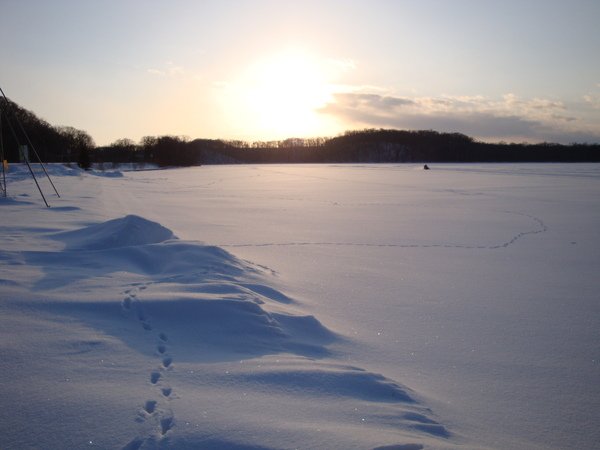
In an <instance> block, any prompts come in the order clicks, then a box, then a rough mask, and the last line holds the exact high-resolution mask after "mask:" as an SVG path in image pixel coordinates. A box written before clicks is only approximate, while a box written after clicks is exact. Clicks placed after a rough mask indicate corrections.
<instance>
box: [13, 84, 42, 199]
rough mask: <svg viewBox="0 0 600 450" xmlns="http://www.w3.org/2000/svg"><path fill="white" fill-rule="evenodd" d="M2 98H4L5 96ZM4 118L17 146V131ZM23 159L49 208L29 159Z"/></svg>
mask: <svg viewBox="0 0 600 450" xmlns="http://www.w3.org/2000/svg"><path fill="white" fill-rule="evenodd" d="M4 98H5V99H6V96H5V97H4ZM6 119H7V120H6V123H8V127H9V128H10V131H11V132H12V135H13V137H14V138H15V143H16V144H17V146H18V145H19V138H18V136H17V133H16V132H15V129H14V127H13V126H12V123H10V119H9V118H8V117H7V118H6ZM23 159H25V164H27V168H28V169H29V173H30V174H31V177H32V178H33V181H35V185H36V186H37V188H38V191H40V195H41V196H42V199H43V200H44V203H45V204H46V206H47V207H48V208H50V205H49V204H48V202H47V201H46V197H45V196H44V192H42V188H41V187H40V184H39V183H38V180H37V178H36V177H35V173H33V169H32V168H31V165H30V164H29V161H28V160H27V158H23ZM3 165H4V163H3Z"/></svg>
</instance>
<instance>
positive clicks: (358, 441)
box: [1, 215, 451, 450]
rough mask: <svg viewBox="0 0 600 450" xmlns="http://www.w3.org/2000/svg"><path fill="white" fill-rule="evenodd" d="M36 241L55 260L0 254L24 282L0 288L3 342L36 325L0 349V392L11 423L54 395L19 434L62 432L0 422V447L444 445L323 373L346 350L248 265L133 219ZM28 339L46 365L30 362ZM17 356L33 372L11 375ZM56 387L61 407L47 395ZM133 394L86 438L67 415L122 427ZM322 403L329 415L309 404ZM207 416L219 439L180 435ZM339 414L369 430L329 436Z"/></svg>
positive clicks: (415, 415)
mask: <svg viewBox="0 0 600 450" xmlns="http://www.w3.org/2000/svg"><path fill="white" fill-rule="evenodd" d="M46 236H47V238H48V239H50V240H54V241H57V242H59V243H62V248H59V249H56V250H52V251H48V250H44V251H40V250H35V251H22V252H3V253H2V260H3V262H4V263H8V264H20V265H23V266H26V267H31V268H35V273H36V276H33V277H32V278H28V279H24V280H21V281H12V282H9V281H7V280H5V281H6V283H5V286H7V287H10V292H11V293H12V297H11V298H10V299H7V300H6V301H5V302H4V303H3V305H2V308H3V312H4V314H3V317H4V321H6V320H12V321H13V327H7V328H5V330H7V331H8V332H9V333H10V332H11V331H13V332H14V331H15V325H14V324H15V323H23V324H25V323H26V322H25V321H26V320H27V319H26V317H27V316H32V317H36V318H37V319H36V320H37V321H38V322H37V325H35V326H33V328H32V327H31V322H30V325H28V327H29V328H30V332H29V333H28V334H27V337H23V336H20V335H19V334H18V333H17V334H16V336H17V337H16V339H15V338H13V339H12V342H11V343H10V344H6V343H5V344H3V350H2V355H3V362H2V364H1V365H2V367H3V370H4V371H5V372H4V373H6V374H7V375H8V376H9V377H10V376H14V377H19V376H20V377H22V376H23V367H26V368H27V370H26V372H27V373H28V376H27V378H28V380H29V381H28V382H27V383H18V385H19V386H20V387H19V388H18V389H14V390H8V392H7V391H6V390H5V389H3V390H4V391H5V392H3V394H4V395H3V398H4V399H5V402H6V405H7V407H8V409H10V408H16V407H17V404H19V403H21V402H23V395H24V393H25V396H26V397H27V396H31V398H32V399H33V398H35V397H36V396H37V395H40V392H39V389H40V388H41V387H43V386H46V388H47V389H48V390H49V391H50V392H52V391H56V392H57V393H58V395H60V396H61V397H63V398H56V399H54V400H53V401H52V403H53V408H52V409H53V411H54V412H53V414H51V415H49V414H46V411H45V410H44V408H42V412H40V411H39V410H38V408H37V407H36V406H35V405H34V404H26V406H25V407H21V408H20V409H21V410H23V411H25V414H26V415H27V416H28V417H29V419H27V420H29V421H30V424H31V425H33V424H35V425H36V426H42V425H43V426H44V427H50V428H52V427H54V428H55V429H56V430H60V433H59V434H58V435H56V434H54V435H50V434H42V435H36V434H33V435H31V434H27V433H19V432H12V431H11V430H17V429H19V426H21V425H23V424H22V421H23V420H24V418H23V417H20V416H18V415H17V416H14V415H13V416H8V417H4V418H3V420H4V424H5V426H6V424H12V426H11V427H7V428H4V426H3V429H4V431H3V438H2V439H3V442H4V444H5V445H8V446H9V447H11V448H12V447H27V446H32V447H35V446H37V445H38V444H41V445H42V446H43V447H69V448H81V447H82V446H83V444H84V443H85V442H86V440H87V443H88V444H89V445H94V446H99V447H101V448H123V449H128V450H137V449H148V448H181V449H184V448H284V447H289V446H294V445H296V444H290V443H291V442H297V443H299V442H303V443H305V444H307V445H308V446H309V447H311V446H321V445H325V446H329V447H337V446H338V445H341V444H342V443H343V447H344V448H353V447H355V448H364V447H365V446H368V445H369V444H367V442H373V443H374V444H376V443H377V441H373V436H381V438H380V439H381V441H380V443H382V442H383V443H385V442H389V441H390V440H391V439H393V440H394V441H400V444H398V445H400V447H394V448H422V445H421V444H419V443H418V442H427V441H429V442H432V441H435V440H447V439H448V438H449V437H450V436H451V435H450V432H449V431H448V430H447V429H446V427H444V426H443V425H441V424H440V423H438V422H437V421H436V420H435V419H434V418H433V416H432V414H431V411H429V410H428V409H427V408H426V407H424V406H422V405H421V404H420V402H419V401H418V400H417V398H416V397H415V396H414V394H413V393H412V391H411V390H410V389H409V388H407V387H405V386H403V385H401V384H399V383H397V382H394V381H392V380H389V379H386V378H385V377H384V376H382V375H379V374H375V373H371V372H369V371H367V370H365V369H361V368H359V367H354V366H349V365H344V364H340V363H339V362H336V360H335V358H336V355H335V352H333V351H332V350H331V349H330V348H329V346H330V344H332V343H334V342H336V341H339V340H343V339H345V338H344V337H342V336H340V335H338V334H336V333H335V332H332V331H330V330H329V329H328V328H327V327H325V326H324V325H323V324H321V323H320V321H319V320H318V319H317V318H315V317H314V316H311V315H302V314H299V313H298V310H299V309H301V305H299V303H298V302H297V301H295V300H294V299H292V298H290V297H288V296H287V295H285V294H284V293H282V292H280V291H278V290H276V289H274V288H273V287H271V286H269V285H268V277H269V274H267V273H266V272H265V269H264V268H262V267H260V266H255V265H253V264H251V263H248V262H245V261H241V260H239V259H237V258H236V257H234V256H233V255H231V254H230V253H228V252H226V251H224V250H223V249H220V248H218V247H214V246H207V245H204V244H202V243H199V242H190V241H183V240H180V239H178V238H176V237H175V235H174V233H173V232H172V231H171V230H169V229H167V228H166V227H164V226H162V225H160V224H158V223H156V222H153V221H150V220H147V219H144V218H143V217H139V216H135V215H128V216H125V217H122V218H117V219H113V220H109V221H106V222H103V223H97V224H91V225H88V226H85V227H83V228H79V229H76V230H71V231H63V232H50V233H47V235H46ZM115 292H120V296H118V297H117V296H116V295H114V293H115ZM86 330H87V331H86ZM36 335H37V338H36V339H35V340H37V342H38V344H37V345H38V346H39V348H41V349H44V350H43V353H45V357H41V356H40V354H37V353H36V354H33V353H32V350H31V349H30V348H29V345H30V344H31V339H32V336H33V337H35V336H36ZM48 336H49V337H50V338H48ZM11 355H12V356H11ZM19 355H21V356H19ZM21 357H22V358H25V359H24V361H25V360H26V359H27V358H32V360H33V361H35V363H33V364H28V363H25V362H24V363H22V364H21V365H18V364H17V365H15V363H14V362H15V359H14V358H21ZM47 358H51V359H53V360H54V362H52V361H49V360H47ZM273 358H275V359H273ZM98 360H100V361H101V364H100V367H98V363H97V361H98ZM148 361H155V363H154V365H151V364H150V365H149V364H148ZM253 361H257V362H256V363H253ZM57 362H58V363H57ZM109 363H110V365H108V366H107V364H109ZM232 364H233V366H231V365H232ZM224 366H226V367H228V369H226V370H225V376H224V375H223V367H224ZM93 367H96V369H95V370H94V369H93ZM40 369H42V370H41V371H40ZM67 374H70V375H67ZM62 377H66V378H64V379H66V380H68V389H69V390H70V391H71V392H72V393H75V395H72V394H71V393H69V394H68V395H66V396H64V394H62V393H61V392H62V391H63V390H62V388H60V389H58V390H56V387H55V386H52V385H53V384H54V383H55V382H56V381H52V380H59V379H61V378H62ZM40 378H41V379H40ZM107 383H109V384H110V386H113V387H108V385H107ZM48 384H50V386H48ZM146 386H147V387H148V388H149V389H147V392H146V394H142V392H143V391H144V388H145V387H146ZM124 390H125V391H127V395H125V393H124ZM239 392H243V394H241V395H242V398H243V397H245V396H246V395H247V393H251V395H252V396H253V397H254V398H255V401H256V404H255V405H256V406H252V405H250V409H248V405H247V403H246V402H242V403H243V405H242V404H240V405H236V401H235V399H236V398H237V396H238V395H240V394H239ZM136 393H137V394H138V397H137V404H138V410H137V412H136V413H135V414H131V416H130V418H129V419H130V420H129V421H123V423H119V424H116V423H114V420H108V421H103V420H100V421H99V422H98V423H97V424H96V425H95V426H94V427H93V428H94V431H93V434H94V435H95V437H94V438H93V439H88V437H87V435H86V434H85V433H89V432H90V428H89V427H86V426H81V424H80V423H79V419H78V417H79V414H78V412H79V413H80V414H86V413H89V412H86V411H87V408H86V405H89V404H90V403H92V404H96V405H97V407H96V409H97V410H98V411H105V413H107V411H108V410H110V408H111V406H110V405H113V406H114V408H121V409H120V410H119V412H118V413H116V416H117V417H119V418H121V419H124V416H125V414H123V412H124V410H127V408H124V409H123V408H122V403H123V401H124V398H126V397H128V396H131V395H132V394H134V395H135V394H136ZM53 396H54V395H52V396H51V397H53ZM92 398H93V400H92ZM324 401H325V402H332V403H331V405H330V406H328V407H327V408H323V407H322V406H321V407H317V406H316V405H318V404H322V403H323V402H324ZM211 402H226V403H228V405H229V408H231V411H230V415H231V417H230V427H231V429H229V430H227V431H226V430H223V429H222V428H220V427H222V421H217V423H215V424H211V423H210V422H211V420H210V419H206V420H205V421H204V426H203V427H202V428H201V429H198V428H193V427H190V424H191V423H193V422H197V421H198V418H199V417H203V416H204V415H205V409H206V404H207V403H208V404H210V403H211ZM119 405H121V406H119ZM258 405H262V406H258ZM292 405H294V406H292ZM132 407H133V408H132ZM290 407H291V408H292V411H290V410H289V408H290ZM340 407H342V408H343V409H346V408H348V409H349V410H350V411H354V414H355V415H360V419H359V422H358V423H359V424H360V425H361V427H362V428H363V429H364V430H369V429H370V432H367V433H364V434H363V437H362V438H359V437H358V436H357V435H355V434H353V433H351V432H350V431H349V430H348V429H347V427H346V426H343V425H342V424H341V423H338V422H339V420H340V418H339V417H338V416H337V414H336V413H334V412H333V411H334V410H335V409H336V408H340ZM129 409H130V410H134V409H135V408H134V404H131V405H130V406H129ZM294 410H295V412H294ZM203 411H204V412H203ZM113 414H114V411H113ZM284 417H286V418H284ZM355 420H356V419H355ZM258 423H260V425H258ZM292 423H293V424H294V426H291V425H292ZM302 423H304V425H302ZM309 424H312V426H317V425H318V426H320V427H321V429H323V432H322V435H320V436H310V437H308V436H302V437H300V436H299V435H298V429H300V430H301V429H302V428H303V427H306V426H309ZM107 427H109V428H107ZM257 427H258V428H260V429H261V430H262V431H261V433H259V434H258V435H256V433H255V430H256V429H257ZM364 430H363V431H364ZM298 439H300V441H299V440H298ZM405 445H406V447H403V446H405ZM371 446H372V444H371Z"/></svg>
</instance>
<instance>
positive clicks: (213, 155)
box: [0, 99, 600, 167]
mask: <svg viewBox="0 0 600 450" xmlns="http://www.w3.org/2000/svg"><path fill="white" fill-rule="evenodd" d="M0 112H1V113H2V128H1V130H0V132H1V133H2V138H3V146H4V155H5V158H6V159H8V161H9V162H16V161H18V160H19V150H18V144H26V143H27V142H26V140H25V138H24V137H23V134H22V132H21V130H20V125H19V122H20V124H21V125H22V127H23V129H24V130H25V131H26V133H27V135H28V137H29V140H30V141H31V143H32V144H33V145H34V146H35V149H36V150H37V152H38V154H39V155H40V158H41V159H42V160H43V161H44V162H78V163H79V164H80V165H81V166H82V167H86V166H89V163H90V162H92V163H98V164H102V165H104V164H119V163H139V164H141V163H153V164H157V165H159V166H162V167H164V166H193V165H199V164H243V163H358V162H360V163H402V162H600V144H570V145H561V144H554V143H540V144H526V143H519V144H516V143H511V144H507V143H484V142H478V141H476V140H474V139H473V138H471V137H469V136H465V135H464V134H460V133H440V132H437V131H433V130H420V131H408V130H386V129H368V130H360V131H348V132H346V133H344V134H343V135H341V136H337V137H333V138H311V139H304V138H291V139H285V140H281V141H269V142H245V141H228V140H221V139H193V140H191V139H187V138H184V137H180V136H145V137H143V138H142V139H141V140H140V142H139V143H135V142H133V141H132V140H130V139H119V140H117V141H115V142H114V143H112V144H110V145H108V146H103V147H96V146H95V144H94V140H93V139H92V138H91V136H90V135H89V134H88V133H87V132H85V131H83V130H78V129H76V128H73V127H56V126H52V125H50V124H49V123H47V122H46V121H44V120H42V119H40V118H38V117H37V116H36V115H35V114H34V113H32V112H31V111H28V110H26V109H24V108H22V107H20V106H18V105H17V104H15V103H14V102H10V104H7V102H6V101H5V100H4V99H0ZM17 118H18V121H17V120H16V119H17Z"/></svg>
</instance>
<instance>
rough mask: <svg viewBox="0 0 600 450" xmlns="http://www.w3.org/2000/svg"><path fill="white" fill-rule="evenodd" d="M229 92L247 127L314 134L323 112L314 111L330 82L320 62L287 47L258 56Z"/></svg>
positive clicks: (323, 121)
mask: <svg viewBox="0 0 600 450" xmlns="http://www.w3.org/2000/svg"><path fill="white" fill-rule="evenodd" d="M233 92H234V95H233V96H230V98H231V100H232V101H233V102H235V107H236V108H237V109H238V111H239V112H241V113H242V115H243V116H244V117H245V118H244V120H245V124H244V126H245V128H246V129H251V130H249V133H250V134H252V135H254V136H262V137H263V138H267V139H283V138H288V137H306V136H316V135H319V134H321V133H323V131H324V130H326V128H327V126H328V123H327V118H326V117H325V116H324V115H323V114H320V113H319V112H318V110H319V108H322V107H323V106H325V105H326V104H327V102H328V101H330V100H331V96H332V93H333V85H332V83H331V79H330V74H329V71H328V68H327V66H326V64H325V63H324V62H322V61H321V60H319V59H318V58H316V57H314V56H311V55H310V54H309V53H307V52H303V51H298V50H288V51H285V52H281V53H278V54H275V55H272V56H270V57H267V58H264V59H261V60H258V61H256V62H255V63H254V64H252V65H251V66H249V67H248V68H247V69H246V70H245V71H244V72H243V75H242V76H241V77H240V79H239V80H238V81H237V82H236V83H235V88H234V91H233Z"/></svg>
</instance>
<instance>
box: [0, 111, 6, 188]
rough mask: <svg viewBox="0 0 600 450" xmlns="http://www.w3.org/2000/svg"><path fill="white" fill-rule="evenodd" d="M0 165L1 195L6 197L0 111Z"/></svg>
mask: <svg viewBox="0 0 600 450" xmlns="http://www.w3.org/2000/svg"><path fill="white" fill-rule="evenodd" d="M0 163H1V164H2V194H3V195H4V197H6V196H7V195H8V193H7V192H6V168H5V167H4V139H3V138H2V111H0Z"/></svg>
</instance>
